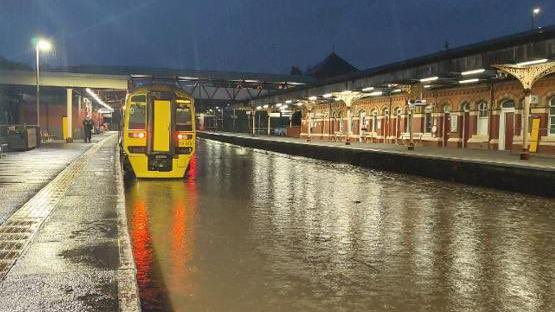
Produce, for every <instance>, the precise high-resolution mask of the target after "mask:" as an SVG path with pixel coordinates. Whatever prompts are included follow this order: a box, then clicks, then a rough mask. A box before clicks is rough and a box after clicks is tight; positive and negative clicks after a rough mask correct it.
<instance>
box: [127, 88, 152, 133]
mask: <svg viewBox="0 0 555 312" xmlns="http://www.w3.org/2000/svg"><path fill="white" fill-rule="evenodd" d="M138 96H144V97H145V102H137V101H133V99H134V98H136V97H138ZM138 105H141V106H144V115H143V125H144V126H143V127H142V128H137V127H135V124H133V127H131V122H132V121H131V115H132V112H131V110H132V107H133V106H138ZM127 115H128V116H127V130H131V131H135V130H143V131H144V130H146V129H147V119H148V105H147V103H146V95H134V96H132V97H131V99H130V100H129V113H128V114H127ZM133 123H135V122H133Z"/></svg>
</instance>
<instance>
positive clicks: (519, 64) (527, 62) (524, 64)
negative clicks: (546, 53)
mask: <svg viewBox="0 0 555 312" xmlns="http://www.w3.org/2000/svg"><path fill="white" fill-rule="evenodd" d="M545 62H547V59H539V60H533V61H526V62H520V63H516V66H528V65H536V64H541V63H545Z"/></svg>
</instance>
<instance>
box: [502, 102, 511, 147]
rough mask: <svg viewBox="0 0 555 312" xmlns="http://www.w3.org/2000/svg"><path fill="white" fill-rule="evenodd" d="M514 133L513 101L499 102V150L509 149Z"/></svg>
mask: <svg viewBox="0 0 555 312" xmlns="http://www.w3.org/2000/svg"><path fill="white" fill-rule="evenodd" d="M514 135H515V102H514V101H510V100H509V101H506V102H504V103H503V104H501V114H500V116H499V150H511V148H512V147H513V137H514Z"/></svg>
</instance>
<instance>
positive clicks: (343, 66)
mask: <svg viewBox="0 0 555 312" xmlns="http://www.w3.org/2000/svg"><path fill="white" fill-rule="evenodd" d="M357 71H358V69H357V68H356V67H354V66H353V65H351V64H349V62H347V61H345V60H344V59H343V58H342V57H340V56H339V55H337V54H336V53H335V52H332V53H331V54H330V55H328V56H327V57H326V58H325V59H324V60H323V61H322V62H320V63H318V64H316V65H315V66H314V67H312V68H310V69H309V70H308V71H307V74H308V75H310V76H312V77H314V78H316V79H317V80H320V81H321V80H326V79H329V78H333V77H337V76H342V75H346V74H350V73H354V72H357Z"/></svg>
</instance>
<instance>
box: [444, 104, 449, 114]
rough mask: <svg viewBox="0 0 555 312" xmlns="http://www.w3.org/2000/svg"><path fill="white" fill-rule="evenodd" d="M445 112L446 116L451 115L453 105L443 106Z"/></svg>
mask: <svg viewBox="0 0 555 312" xmlns="http://www.w3.org/2000/svg"><path fill="white" fill-rule="evenodd" d="M443 112H444V113H446V114H448V113H450V112H451V105H449V104H445V105H443Z"/></svg>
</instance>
